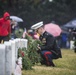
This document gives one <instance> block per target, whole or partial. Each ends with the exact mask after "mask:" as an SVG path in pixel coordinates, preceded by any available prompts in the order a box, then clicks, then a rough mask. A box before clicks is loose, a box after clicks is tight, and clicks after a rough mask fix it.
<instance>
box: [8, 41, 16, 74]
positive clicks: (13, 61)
mask: <svg viewBox="0 0 76 75" xmlns="http://www.w3.org/2000/svg"><path fill="white" fill-rule="evenodd" d="M9 42H11V50H12V73H14V71H15V66H16V58H15V50H16V49H15V48H16V47H15V46H16V45H15V41H13V40H10V41H9Z"/></svg>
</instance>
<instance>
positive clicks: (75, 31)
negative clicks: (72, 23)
mask: <svg viewBox="0 0 76 75" xmlns="http://www.w3.org/2000/svg"><path fill="white" fill-rule="evenodd" d="M73 35H74V52H75V53H76V28H74V29H73Z"/></svg>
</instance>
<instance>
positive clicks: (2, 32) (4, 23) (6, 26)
mask: <svg viewBox="0 0 76 75" xmlns="http://www.w3.org/2000/svg"><path fill="white" fill-rule="evenodd" d="M9 16H10V15H9V13H8V12H6V13H4V16H3V18H0V36H7V35H9V34H10V33H11V25H10V20H6V19H5V18H6V17H9Z"/></svg>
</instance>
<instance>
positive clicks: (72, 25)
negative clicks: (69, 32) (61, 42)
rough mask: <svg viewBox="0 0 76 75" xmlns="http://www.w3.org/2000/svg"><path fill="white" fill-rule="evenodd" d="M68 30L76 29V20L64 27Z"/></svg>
mask: <svg viewBox="0 0 76 75" xmlns="http://www.w3.org/2000/svg"><path fill="white" fill-rule="evenodd" d="M64 27H66V28H76V19H75V20H72V21H70V22H68V23H67V24H65V25H64Z"/></svg>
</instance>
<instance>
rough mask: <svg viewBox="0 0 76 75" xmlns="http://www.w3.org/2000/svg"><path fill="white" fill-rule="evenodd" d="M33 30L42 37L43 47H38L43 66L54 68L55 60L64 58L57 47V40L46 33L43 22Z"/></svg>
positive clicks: (33, 27) (34, 26)
mask: <svg viewBox="0 0 76 75" xmlns="http://www.w3.org/2000/svg"><path fill="white" fill-rule="evenodd" d="M31 29H34V30H35V31H36V32H37V33H38V34H39V35H40V37H39V39H40V41H41V42H42V43H43V45H41V46H40V45H38V49H39V50H38V53H40V55H41V57H42V58H43V61H41V64H45V65H47V66H53V67H54V66H55V64H54V63H53V59H58V58H62V55H61V50H60V48H59V47H58V45H57V42H56V39H55V38H54V37H53V35H51V34H50V33H48V32H47V31H45V29H44V26H43V22H39V23H37V24H35V25H33V26H32V27H31Z"/></svg>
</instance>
